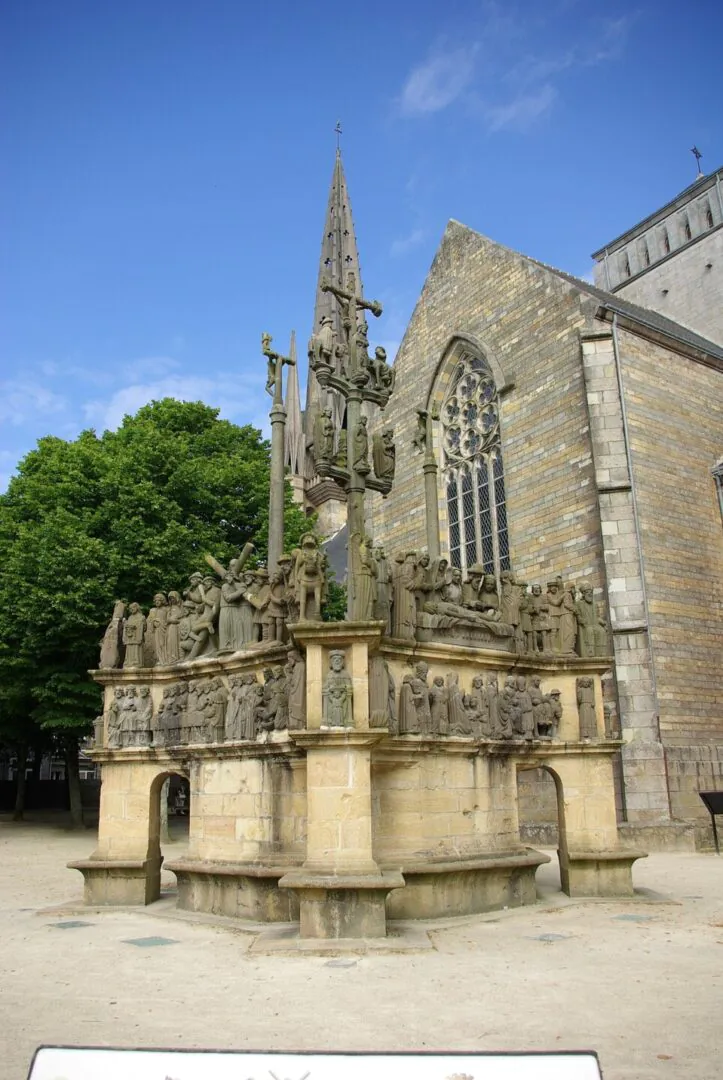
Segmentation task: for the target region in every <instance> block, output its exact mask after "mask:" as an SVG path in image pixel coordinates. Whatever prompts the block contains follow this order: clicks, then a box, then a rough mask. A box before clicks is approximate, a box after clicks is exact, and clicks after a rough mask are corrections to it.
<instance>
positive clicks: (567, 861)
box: [560, 848, 647, 896]
mask: <svg viewBox="0 0 723 1080" xmlns="http://www.w3.org/2000/svg"><path fill="white" fill-rule="evenodd" d="M646 854H647V853H646V852H644V851H625V850H622V849H620V848H617V849H615V850H613V851H568V852H567V853H566V855H564V854H563V853H562V852H561V853H560V881H561V884H562V889H563V892H566V893H567V895H568V896H632V895H633V892H634V890H633V872H632V867H633V863H634V862H635V860H636V859H644V858H645V857H646Z"/></svg>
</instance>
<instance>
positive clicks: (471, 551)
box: [440, 355, 510, 577]
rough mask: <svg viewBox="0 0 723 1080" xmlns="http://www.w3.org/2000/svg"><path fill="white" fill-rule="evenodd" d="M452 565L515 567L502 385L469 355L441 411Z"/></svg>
mask: <svg viewBox="0 0 723 1080" xmlns="http://www.w3.org/2000/svg"><path fill="white" fill-rule="evenodd" d="M440 421H441V459H442V474H443V477H444V485H445V493H446V497H447V518H448V521H449V556H450V562H451V564H452V566H457V567H459V568H460V569H462V570H464V569H466V568H467V567H468V566H472V564H473V563H481V564H482V566H484V568H485V572H486V573H488V574H495V575H496V576H497V577H499V574H500V571H501V570H509V569H510V545H509V535H508V530H507V507H506V503H505V474H504V467H503V464H502V451H501V448H500V416H499V402H498V398H497V387H496V386H495V380H494V377H493V375H492V372H491V370H490V368H489V366H488V365H487V363H486V362H485V361H484V360H482V359H480V358H479V357H476V356H469V355H465V356H463V357H462V358H461V359H460V360H459V362H458V363H457V366H456V368H455V371H454V374H453V376H452V379H451V381H450V386H449V390H448V391H447V396H446V398H445V400H444V403H443V405H442V409H441V413H440Z"/></svg>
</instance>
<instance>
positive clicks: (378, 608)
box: [372, 545, 392, 634]
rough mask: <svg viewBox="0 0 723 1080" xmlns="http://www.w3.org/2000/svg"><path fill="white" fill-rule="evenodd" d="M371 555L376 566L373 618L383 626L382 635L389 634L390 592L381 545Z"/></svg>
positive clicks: (387, 568)
mask: <svg viewBox="0 0 723 1080" xmlns="http://www.w3.org/2000/svg"><path fill="white" fill-rule="evenodd" d="M372 554H373V555H374V561H375V562H376V566H377V574H376V580H377V598H376V602H375V604H374V618H375V619H379V620H380V622H383V623H384V624H385V625H384V633H385V634H390V633H391V630H392V625H391V623H392V590H391V581H390V576H389V563H388V562H387V557H386V555H385V554H384V548H383V547H382V546H381V545H377V546H376V547H375V548H374V549H373V552H372Z"/></svg>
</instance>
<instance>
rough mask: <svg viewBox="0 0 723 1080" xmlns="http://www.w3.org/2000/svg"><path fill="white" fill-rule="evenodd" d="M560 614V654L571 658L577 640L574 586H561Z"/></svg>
mask: <svg viewBox="0 0 723 1080" xmlns="http://www.w3.org/2000/svg"><path fill="white" fill-rule="evenodd" d="M562 589H563V593H562V613H561V615H560V653H561V654H562V655H563V656H572V655H573V654H574V652H575V643H576V640H577V617H576V615H575V586H574V585H572V584H567V585H564V586H562Z"/></svg>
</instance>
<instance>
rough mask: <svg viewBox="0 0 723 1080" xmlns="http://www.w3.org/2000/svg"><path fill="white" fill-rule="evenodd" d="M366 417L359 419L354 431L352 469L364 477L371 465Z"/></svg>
mask: <svg viewBox="0 0 723 1080" xmlns="http://www.w3.org/2000/svg"><path fill="white" fill-rule="evenodd" d="M367 423H368V421H367V418H366V416H360V417H359V423H358V424H357V426H356V429H355V431H354V439H353V444H352V468H353V470H354V472H358V473H360V474H361V475H362V476H364V475H366V473H368V472H369V471H370V465H369V432H368V431H367Z"/></svg>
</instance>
